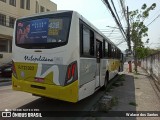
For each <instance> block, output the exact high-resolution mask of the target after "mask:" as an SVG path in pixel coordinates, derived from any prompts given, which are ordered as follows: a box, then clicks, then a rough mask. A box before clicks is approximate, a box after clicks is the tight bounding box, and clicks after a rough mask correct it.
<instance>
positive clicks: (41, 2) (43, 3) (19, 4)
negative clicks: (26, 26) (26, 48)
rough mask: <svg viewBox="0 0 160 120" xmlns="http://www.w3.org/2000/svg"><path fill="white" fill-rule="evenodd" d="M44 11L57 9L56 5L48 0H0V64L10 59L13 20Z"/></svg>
mask: <svg viewBox="0 0 160 120" xmlns="http://www.w3.org/2000/svg"><path fill="white" fill-rule="evenodd" d="M46 11H57V5H56V4H55V3H53V2H52V1H50V0H0V66H1V65H2V64H4V63H7V62H9V61H11V52H12V36H13V27H14V22H15V20H16V19H17V18H19V17H22V16H27V15H31V14H35V13H39V12H46Z"/></svg>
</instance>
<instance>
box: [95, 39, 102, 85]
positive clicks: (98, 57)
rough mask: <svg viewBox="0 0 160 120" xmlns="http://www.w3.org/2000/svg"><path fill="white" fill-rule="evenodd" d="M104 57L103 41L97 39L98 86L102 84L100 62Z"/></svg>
mask: <svg viewBox="0 0 160 120" xmlns="http://www.w3.org/2000/svg"><path fill="white" fill-rule="evenodd" d="M101 58H102V42H101V41H99V40H96V59H97V60H96V61H97V62H96V64H97V68H96V88H97V87H99V86H100V62H101Z"/></svg>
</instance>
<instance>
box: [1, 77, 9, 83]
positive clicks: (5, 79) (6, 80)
mask: <svg viewBox="0 0 160 120" xmlns="http://www.w3.org/2000/svg"><path fill="white" fill-rule="evenodd" d="M9 81H12V79H11V78H0V83H1V82H9Z"/></svg>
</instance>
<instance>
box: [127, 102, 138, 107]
mask: <svg viewBox="0 0 160 120" xmlns="http://www.w3.org/2000/svg"><path fill="white" fill-rule="evenodd" d="M129 105H132V106H138V105H137V104H136V103H135V102H130V103H129Z"/></svg>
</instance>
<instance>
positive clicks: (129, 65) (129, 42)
mask: <svg viewBox="0 0 160 120" xmlns="http://www.w3.org/2000/svg"><path fill="white" fill-rule="evenodd" d="M127 26H128V29H127V44H128V48H129V54H132V53H131V40H130V24H129V8H128V6H127ZM128 67H129V72H132V62H131V60H129V61H128Z"/></svg>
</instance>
